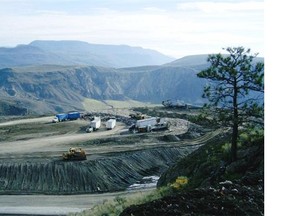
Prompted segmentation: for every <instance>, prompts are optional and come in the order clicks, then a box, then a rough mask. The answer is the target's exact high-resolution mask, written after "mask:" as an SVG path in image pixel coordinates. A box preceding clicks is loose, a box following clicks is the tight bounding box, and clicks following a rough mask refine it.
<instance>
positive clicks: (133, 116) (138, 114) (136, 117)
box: [129, 112, 145, 120]
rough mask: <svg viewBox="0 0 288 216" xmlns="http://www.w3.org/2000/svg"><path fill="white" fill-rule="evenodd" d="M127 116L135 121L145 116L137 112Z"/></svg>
mask: <svg viewBox="0 0 288 216" xmlns="http://www.w3.org/2000/svg"><path fill="white" fill-rule="evenodd" d="M129 116H130V118H132V119H136V120H141V119H145V116H144V115H143V114H142V113H139V112H136V113H135V114H130V115H129Z"/></svg>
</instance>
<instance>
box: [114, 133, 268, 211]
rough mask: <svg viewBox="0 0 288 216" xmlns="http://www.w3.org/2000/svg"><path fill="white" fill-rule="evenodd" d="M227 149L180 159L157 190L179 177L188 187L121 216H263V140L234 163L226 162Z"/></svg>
mask: <svg viewBox="0 0 288 216" xmlns="http://www.w3.org/2000/svg"><path fill="white" fill-rule="evenodd" d="M250 138H251V137H250ZM224 146H225V145H224V144H223V142H221V141H220V142H219V141H218V142H213V143H209V144H206V145H205V146H203V147H201V148H199V149H198V150H197V151H195V152H193V153H191V154H190V155H188V156H186V157H185V158H183V159H181V160H180V161H179V162H178V163H177V164H175V165H174V166H172V167H171V168H169V169H168V170H167V171H166V172H164V174H162V175H161V177H160V179H159V181H158V186H166V185H167V184H168V185H169V184H170V185H171V184H173V183H174V182H175V180H176V179H177V178H178V177H179V176H185V178H187V180H188V183H187V184H182V185H178V186H177V185H175V184H174V185H175V186H171V187H174V189H173V190H172V191H171V192H170V193H169V194H168V195H166V196H164V197H162V198H161V199H158V200H154V201H151V202H147V203H145V204H141V205H132V206H130V207H128V208H127V209H125V210H124V211H123V212H122V213H121V214H120V215H121V216H126V215H127V216H128V215H137V216H142V215H143V216H144V215H179V216H180V215H203V216H204V215H205V216H206V215H207V216H208V215H263V214H264V140H263V137H262V138H261V137H258V138H256V139H255V140H250V141H246V142H245V144H244V145H243V146H242V147H241V149H240V151H239V155H238V156H239V158H238V160H237V161H235V162H233V163H231V162H229V160H227V158H225V155H226V154H227V153H226V154H225V148H224Z"/></svg>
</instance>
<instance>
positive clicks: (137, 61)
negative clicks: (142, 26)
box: [0, 40, 174, 68]
mask: <svg viewBox="0 0 288 216" xmlns="http://www.w3.org/2000/svg"><path fill="white" fill-rule="evenodd" d="M172 60H174V58H172V57H168V56H166V55H163V54H161V53H159V52H157V51H155V50H151V49H143V48H141V47H131V46H127V45H101V44H91V43H87V42H82V41H40V40H38V41H33V42H31V43H30V44H27V45H18V46H16V47H14V48H3V47H2V48H1V47H0V68H5V67H15V66H27V65H43V64H54V65H93V66H104V67H116V68H119V67H135V66H142V65H161V64H164V63H168V62H170V61H172Z"/></svg>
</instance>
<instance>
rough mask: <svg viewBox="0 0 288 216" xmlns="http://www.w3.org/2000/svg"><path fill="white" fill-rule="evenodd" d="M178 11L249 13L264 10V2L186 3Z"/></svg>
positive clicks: (178, 6)
mask: <svg viewBox="0 0 288 216" xmlns="http://www.w3.org/2000/svg"><path fill="white" fill-rule="evenodd" d="M177 9H178V10H199V11H202V12H205V13H212V12H219V13H220V12H221V13H225V12H241V11H242V12H243V11H244V12H247V11H255V10H256V11H257V10H264V2H256V1H247V2H211V1H210V2H186V3H179V4H178V5H177Z"/></svg>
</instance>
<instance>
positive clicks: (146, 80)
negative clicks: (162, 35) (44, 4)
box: [0, 65, 205, 114]
mask: <svg viewBox="0 0 288 216" xmlns="http://www.w3.org/2000/svg"><path fill="white" fill-rule="evenodd" d="M198 71H199V70H198V69H194V68H193V67H179V66H177V67H174V66H156V67H152V66H150V67H139V68H122V69H115V68H104V67H94V66H78V67H73V66H51V65H49V66H45V65H44V66H29V67H15V68H6V69H2V70H0V96H1V99H2V103H5V104H9V106H15V107H21V108H25V109H28V110H29V112H30V113H38V114H44V113H47V112H63V111H67V110H75V109H77V110H85V108H84V107H85V104H84V102H85V101H87V98H90V99H93V100H97V101H105V100H118V101H127V100H134V101H142V102H150V103H157V104H160V103H161V101H162V100H165V99H170V98H172V99H179V100H184V101H187V102H190V103H194V104H195V103H201V102H202V99H201V94H202V89H203V85H204V84H205V81H203V80H201V79H199V78H197V77H196V74H197V72H198ZM2 106H3V105H2ZM0 110H1V109H0ZM4 113H5V112H4ZM2 114H3V113H2Z"/></svg>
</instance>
